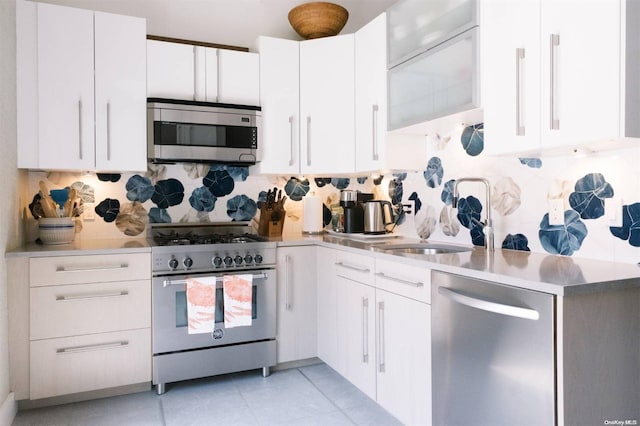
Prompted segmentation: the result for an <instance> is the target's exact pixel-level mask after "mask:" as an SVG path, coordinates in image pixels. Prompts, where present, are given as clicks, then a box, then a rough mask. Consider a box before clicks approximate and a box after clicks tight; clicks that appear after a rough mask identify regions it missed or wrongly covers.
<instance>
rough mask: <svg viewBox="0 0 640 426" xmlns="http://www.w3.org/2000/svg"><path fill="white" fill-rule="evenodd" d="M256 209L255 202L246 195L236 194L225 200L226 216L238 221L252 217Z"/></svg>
mask: <svg viewBox="0 0 640 426" xmlns="http://www.w3.org/2000/svg"><path fill="white" fill-rule="evenodd" d="M257 211H258V206H257V205H256V202H255V201H253V200H252V199H251V198H249V197H247V196H246V195H244V194H242V195H236V196H235V197H232V198H230V199H229V200H227V216H229V217H230V218H231V219H232V220H234V221H238V222H245V221H249V220H251V219H253V217H254V216H255V215H256V212H257Z"/></svg>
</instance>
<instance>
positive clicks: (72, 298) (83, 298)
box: [56, 290, 129, 302]
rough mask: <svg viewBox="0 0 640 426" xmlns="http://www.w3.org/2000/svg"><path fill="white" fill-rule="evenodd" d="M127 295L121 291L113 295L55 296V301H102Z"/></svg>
mask: <svg viewBox="0 0 640 426" xmlns="http://www.w3.org/2000/svg"><path fill="white" fill-rule="evenodd" d="M128 295H129V292H128V291H126V290H123V291H117V292H113V293H99V294H83V295H76V296H57V297H56V301H57V302H69V301H73V300H87V299H102V298H105V297H121V296H128Z"/></svg>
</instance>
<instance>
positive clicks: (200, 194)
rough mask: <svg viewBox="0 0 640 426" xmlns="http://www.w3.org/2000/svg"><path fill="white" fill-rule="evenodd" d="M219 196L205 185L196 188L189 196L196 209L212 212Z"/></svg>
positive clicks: (190, 202) (192, 205)
mask: <svg viewBox="0 0 640 426" xmlns="http://www.w3.org/2000/svg"><path fill="white" fill-rule="evenodd" d="M216 200H217V198H216V197H215V196H214V195H213V194H212V193H211V191H209V189H208V188H207V187H205V186H201V187H199V188H196V189H194V190H193V192H192V193H191V196H190V197H189V204H191V207H193V208H194V209H195V210H196V211H199V212H211V211H213V209H214V208H215V206H216Z"/></svg>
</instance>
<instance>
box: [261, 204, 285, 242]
mask: <svg viewBox="0 0 640 426" xmlns="http://www.w3.org/2000/svg"><path fill="white" fill-rule="evenodd" d="M273 212H274V211H273V210H272V209H266V208H261V209H260V221H259V222H258V234H259V235H262V236H263V237H269V238H272V237H280V236H282V228H283V227H284V219H285V217H286V216H287V212H286V210H284V209H281V210H279V213H280V219H278V220H277V221H272V220H271V215H272V214H273Z"/></svg>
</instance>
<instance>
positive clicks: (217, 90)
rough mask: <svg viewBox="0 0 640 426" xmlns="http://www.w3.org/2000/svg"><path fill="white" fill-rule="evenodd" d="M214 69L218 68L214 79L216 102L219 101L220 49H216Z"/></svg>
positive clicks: (220, 78)
mask: <svg viewBox="0 0 640 426" xmlns="http://www.w3.org/2000/svg"><path fill="white" fill-rule="evenodd" d="M216 69H217V70H218V78H217V79H216V102H220V88H221V87H222V86H221V85H220V80H222V77H221V76H220V49H216Z"/></svg>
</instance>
